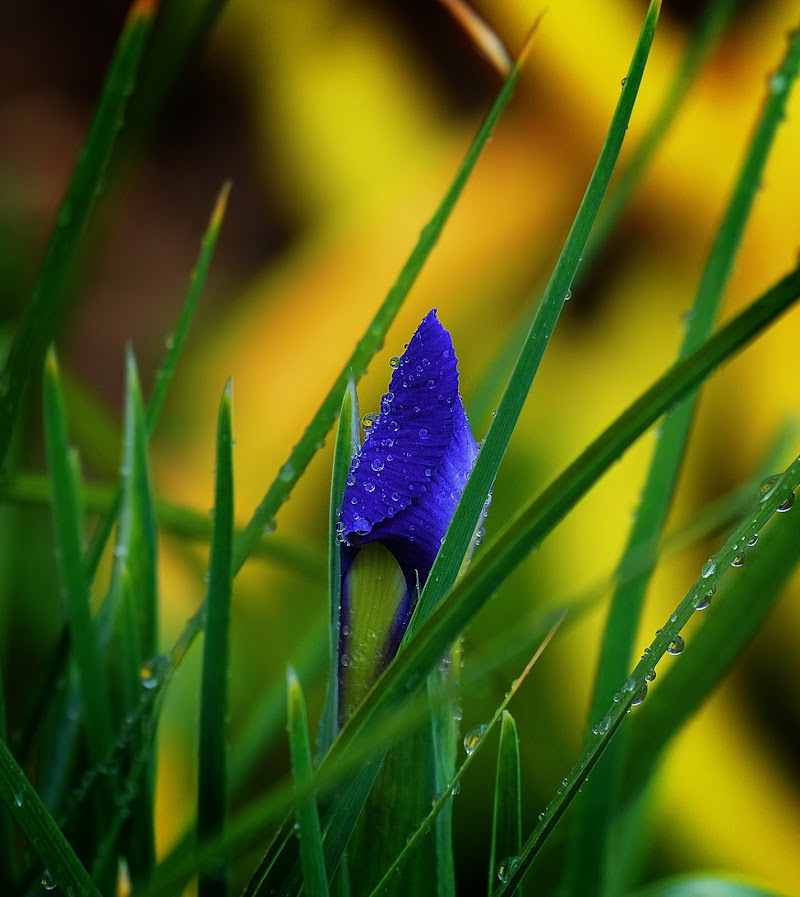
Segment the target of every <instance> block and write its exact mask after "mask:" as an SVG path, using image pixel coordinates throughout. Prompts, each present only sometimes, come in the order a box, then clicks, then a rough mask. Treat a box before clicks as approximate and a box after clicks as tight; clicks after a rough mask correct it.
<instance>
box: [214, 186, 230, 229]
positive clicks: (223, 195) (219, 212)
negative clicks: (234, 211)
mask: <svg viewBox="0 0 800 897" xmlns="http://www.w3.org/2000/svg"><path fill="white" fill-rule="evenodd" d="M232 186H233V182H232V181H230V180H228V181H225V183H224V184H223V185H222V188H221V189H220V191H219V195H218V196H217V201H216V202H215V203H214V209H213V210H212V212H211V220H210V221H209V226H210V228H211V230H219V229H220V227H221V226H222V220H223V218H224V217H225V212H226V211H227V209H228V197H229V196H230V194H231V187H232Z"/></svg>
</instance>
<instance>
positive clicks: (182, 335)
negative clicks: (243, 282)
mask: <svg viewBox="0 0 800 897" xmlns="http://www.w3.org/2000/svg"><path fill="white" fill-rule="evenodd" d="M230 187H231V185H230V182H226V183H225V184H223V186H222V189H221V190H220V192H219V195H218V196H217V201H216V203H215V204H214V209H213V211H212V213H211V218H210V219H209V222H208V227H207V228H206V232H205V233H204V234H203V239H202V242H201V244H200V254H199V256H198V259H197V264H196V265H195V268H194V271H193V272H192V277H191V280H190V282H189V290H188V292H187V294H186V299H185V300H184V303H183V308H182V309H181V314H180V317H179V318H178V324H177V326H176V327H175V332H174V333H173V335H172V336H171V337H170V338H169V339H168V340H167V342H166V347H167V351H166V353H165V355H164V358H163V359H162V361H161V365H160V366H159V368H158V371H157V372H156V379H155V383H154V385H153V392H152V394H151V395H150V399H149V401H148V403H147V411H146V414H145V419H146V424H147V434H148V436H151V435H152V434H153V430H154V429H155V427H156V423H157V421H158V417H159V414H160V413H161V408H162V407H163V405H164V399H165V398H166V395H167V388H168V387H169V384H170V382H171V381H172V377H173V375H174V373H175V368H176V367H177V364H178V359H179V358H180V354H181V351H182V349H183V346H184V344H185V342H186V337H187V336H188V334H189V326H190V324H191V323H192V319H193V318H194V313H195V311H196V309H197V303H198V301H199V299H200V293H201V292H202V290H203V286H204V285H205V282H206V277H207V276H208V271H209V268H210V267H211V260H212V258H213V256H214V249H215V248H216V245H217V238H218V237H219V232H220V229H221V227H222V221H223V219H224V217H225V210H226V209H227V205H228V196H229V194H230ZM121 503H122V486H121V485H120V487H119V489H118V490H117V493H116V495H115V496H114V500H113V502H112V503H111V505H110V506H109V507H108V510H107V511H106V512H105V514H104V515H103V517H102V518H101V519H100V521H99V522H98V524H97V527H96V528H95V532H94V535H93V536H92V542H91V545H90V546H89V550H88V551H87V553H86V568H87V571H88V574H89V579H90V580H92V579H94V575H95V573H96V572H97V566H98V564H99V563H100V558H101V557H102V555H103V550H104V549H105V547H106V544H107V543H108V540H109V538H110V536H111V532H112V530H113V528H114V523H115V522H116V520H117V516H118V515H119V509H120V506H121Z"/></svg>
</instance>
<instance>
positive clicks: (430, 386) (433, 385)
mask: <svg viewBox="0 0 800 897" xmlns="http://www.w3.org/2000/svg"><path fill="white" fill-rule="evenodd" d="M427 386H428V389H435V388H436V381H435V380H428V384H427Z"/></svg>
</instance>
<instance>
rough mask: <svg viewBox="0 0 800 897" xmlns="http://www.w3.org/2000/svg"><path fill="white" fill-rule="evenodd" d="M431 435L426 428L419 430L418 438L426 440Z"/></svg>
mask: <svg viewBox="0 0 800 897" xmlns="http://www.w3.org/2000/svg"><path fill="white" fill-rule="evenodd" d="M430 435H431V431H430V430H429V429H428V428H427V427H420V428H419V438H420V439H427V438H428V437H429V436H430Z"/></svg>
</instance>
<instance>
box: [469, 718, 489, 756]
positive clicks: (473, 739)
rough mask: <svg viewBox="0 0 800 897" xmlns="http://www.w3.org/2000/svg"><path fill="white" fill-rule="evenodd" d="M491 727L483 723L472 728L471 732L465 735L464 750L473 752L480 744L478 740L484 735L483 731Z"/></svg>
mask: <svg viewBox="0 0 800 897" xmlns="http://www.w3.org/2000/svg"><path fill="white" fill-rule="evenodd" d="M488 728H489V727H488V726H487V725H486V723H482V724H481V725H480V726H475V728H474V729H470V730H469V732H467V734H466V735H465V736H464V750H465V751H466V752H467V753H468V754H471V753H472V752H473V751H474V750H475V748H476V747H477V746H478V742H479V741H480V740H481V738H482V737H483V733H484V732H485V731H486V730H487V729H488Z"/></svg>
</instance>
